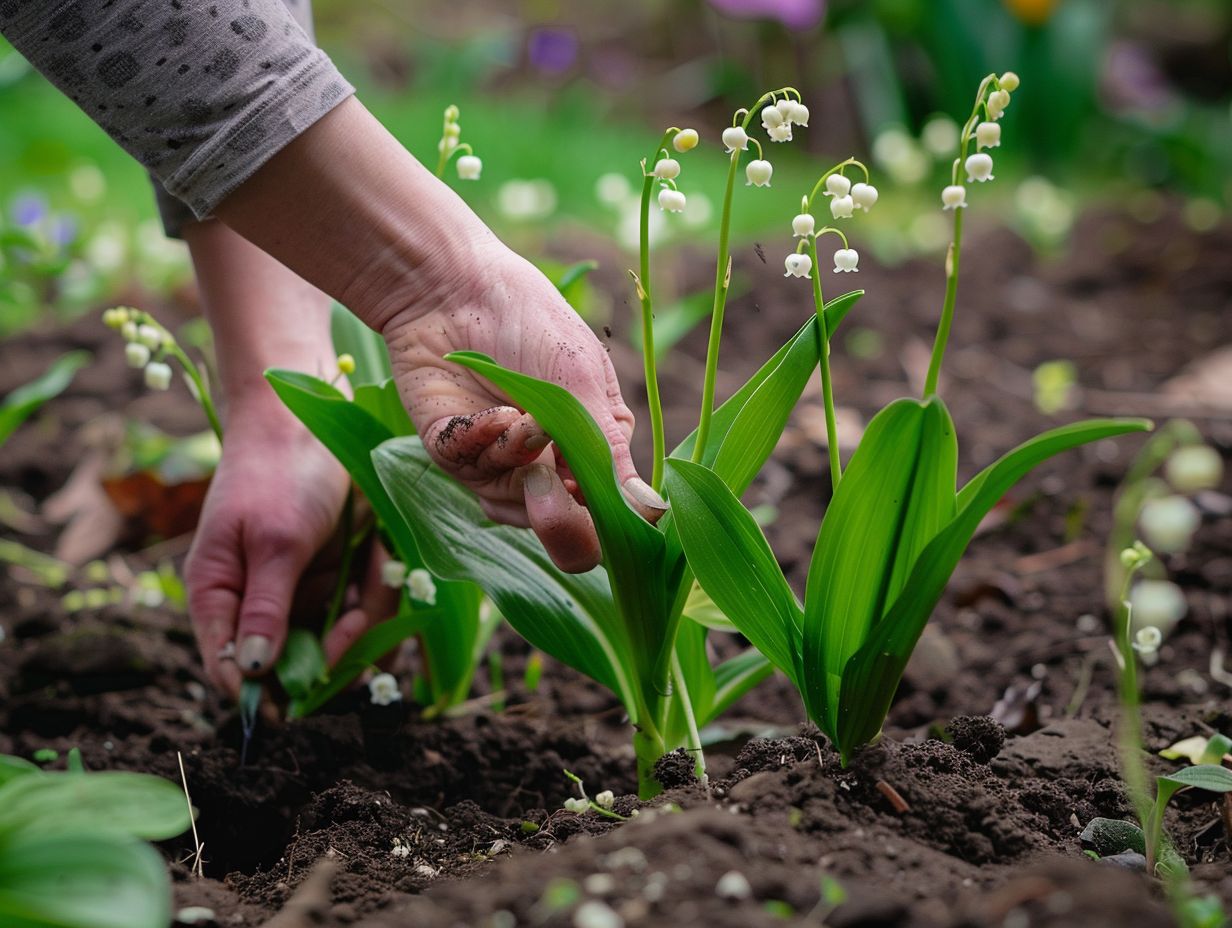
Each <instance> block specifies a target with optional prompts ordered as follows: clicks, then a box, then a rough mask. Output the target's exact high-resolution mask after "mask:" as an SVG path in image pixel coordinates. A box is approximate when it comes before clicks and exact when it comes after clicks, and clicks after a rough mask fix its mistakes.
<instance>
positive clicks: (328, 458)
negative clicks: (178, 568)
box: [185, 395, 396, 697]
mask: <svg viewBox="0 0 1232 928" xmlns="http://www.w3.org/2000/svg"><path fill="white" fill-rule="evenodd" d="M271 399H272V395H271ZM273 402H274V404H276V403H277V401H276V400H274V401H273ZM349 486H350V481H349V478H348V477H347V475H346V472H345V471H344V470H343V469H342V467H341V466H340V465H339V464H338V462H337V461H336V460H335V459H334V457H333V456H332V455H331V454H330V453H329V452H328V451H327V450H326V449H325V447H324V446H323V445H321V444H320V442H318V441H317V440H316V439H315V438H314V437H313V436H312V435H311V434H310V433H309V432H308V431H307V429H305V428H304V427H303V426H302V425H300V423H299V422H297V421H296V420H295V419H294V417H292V416H291V414H290V413H289V412H288V411H287V410H285V409H283V408H281V407H279V406H276V405H273V404H269V405H262V406H261V408H260V409H259V410H257V409H244V410H240V409H233V411H232V416H231V418H230V420H229V422H228V426H227V432H226V441H225V443H224V445H223V453H222V459H221V461H220V462H219V465H218V470H217V471H216V472H215V474H214V479H213V481H212V483H211V484H210V490H209V494H208V495H207V496H206V500H205V507H204V509H203V511H202V513H201V520H200V523H199V524H198V527H197V533H196V537H195V538H194V539H193V546H192V550H191V551H190V552H189V555H188V562H187V565H186V568H185V574H186V583H187V587H188V603H189V612H190V614H191V616H192V622H193V631H194V633H195V635H196V638H197V644H198V647H199V648H200V650H201V657H202V661H203V663H204V665H205V671H206V675H207V676H208V677H209V679H210V680H211V681H212V682H213V683H214V685H215V686H218V687H219V688H220V689H222V690H223V691H224V692H225V693H227V694H229V695H230V696H232V697H237V696H238V695H239V690H240V684H241V682H242V680H243V677H244V676H255V675H259V674H261V673H264V672H266V671H267V670H269V668H270V667H271V666H272V665H273V663H274V661H275V660H276V659H277V656H278V654H279V653H281V651H282V647H283V644H284V643H285V641H286V636H287V628H288V624H289V619H290V616H291V614H292V612H293V611H296V605H297V599H298V600H300V601H301V603H307V604H313V603H315V604H318V606H319V604H320V603H322V602H328V601H329V600H330V597H331V595H332V592H333V589H334V584H335V583H336V582H337V576H336V558H335V559H334V560H335V564H334V565H331V564H329V563H328V562H329V560H330V559H329V558H328V557H327V556H325V555H323V553H322V552H323V549H326V548H328V546H329V542H330V540H331V539H332V538H333V537H334V535H335V528H336V526H337V524H338V519H339V515H340V513H341V511H342V507H343V504H344V502H345V499H346V494H347V489H348V487H349ZM326 554H328V552H326ZM331 566H332V567H333V569H331ZM390 594H393V596H395V597H396V593H394V591H390V590H385V589H383V588H381V587H380V584H379V582H376V581H375V578H372V577H370V578H369V581H368V582H367V583H366V584H365V585H364V586H363V588H362V589H361V591H360V596H359V602H358V605H357V607H356V608H352V609H350V610H348V611H346V612H344V613H343V615H342V616H340V617H339V619H338V621H337V622H336V623H335V624H334V627H333V628H332V629H331V630H330V634H329V635H328V636H327V637H326V639H325V640H324V642H322V644H323V647H324V650H325V656H326V660H327V661H328V662H329V664H330V665H333V664H334V663H335V662H336V661H337V660H338V658H340V657H341V656H342V655H343V654H344V653H345V652H346V650H347V649H348V648H349V647H350V646H351V645H352V644H353V643H354V642H355V641H356V640H357V639H358V638H359V637H360V636H361V635H362V634H363V633H364V632H365V631H366V630H367V629H368V628H369V627H371V626H372V625H373V624H375V623H376V622H378V621H381V620H382V619H385V618H388V616H389V615H390V614H392V612H393V610H394V608H395V607H396V599H393V600H392V602H391V595H390ZM232 658H233V659H232Z"/></svg>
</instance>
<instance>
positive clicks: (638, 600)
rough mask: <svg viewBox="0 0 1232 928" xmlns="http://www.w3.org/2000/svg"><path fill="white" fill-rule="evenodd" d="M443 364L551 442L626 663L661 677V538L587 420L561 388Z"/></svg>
mask: <svg viewBox="0 0 1232 928" xmlns="http://www.w3.org/2000/svg"><path fill="white" fill-rule="evenodd" d="M446 360H449V361H453V362H454V363H456V364H460V365H462V366H463V367H466V368H469V369H470V370H472V371H474V372H475V373H477V374H479V375H480V376H482V377H484V378H486V379H487V380H489V381H491V382H492V383H494V384H495V385H496V386H497V387H499V388H500V389H501V390H503V391H505V392H506V393H507V394H509V396H511V397H512V398H513V400H514V402H516V403H517V404H518V405H519V406H520V407H521V408H522V409H525V410H526V411H527V412H529V413H530V414H531V415H532V416H534V417H535V420H536V421H537V422H538V423H539V425H540V426H542V427H543V429H544V431H546V432H547V433H548V434H549V435H551V436H552V440H553V441H554V442H555V443H556V445H557V447H558V448H559V449H560V450H561V452H562V453H563V454H564V457H565V460H566V461H567V462H568V464H569V469H570V470H571V471H572V473H573V476H574V477H576V478H577V481H578V484H579V486H580V487H581V489H582V493H583V495H584V496H585V497H586V506H587V508H588V509H589V510H590V514H591V517H592V519H593V520H594V523H595V531H596V532H597V533H598V535H599V543H600V545H601V546H602V548H603V559H604V566H605V567H606V568H607V570H608V572H609V573H610V574H611V576H612V577H614V578H615V583H614V584H613V587H614V588H613V590H612V592H613V594H614V595H615V598H616V602H617V604H618V606H619V608H620V612H621V615H622V616H623V617H624V621H625V627H626V628H627V630H628V633H629V635H630V637H631V639H632V641H631V644H632V657H633V659H634V661H635V662H637V663H638V664H641V665H643V667H646V666H647V665H653V667H655V668H656V669H657V668H662V669H664V670H665V669H666V662H667V657H668V654H669V653H670V648H671V641H670V639H669V638H668V637H667V635H668V632H669V630H670V629H669V623H668V621H667V616H668V612H669V607H670V603H669V602H668V601H667V597H668V594H667V587H666V577H665V570H664V566H665V565H664V540H663V536H662V534H660V533H659V531H658V530H657V529H656V528H655V527H654V526H652V525H651V524H650V523H649V522H647V521H646V520H645V519H643V518H642V517H641V516H640V515H638V514H637V513H636V512H634V510H633V509H632V507H630V505H629V504H628V503H627V502H626V501H625V497H624V493H623V491H622V490H621V488H620V486H619V484H618V483H617V480H616V468H615V465H614V464H613V462H612V454H611V448H610V447H609V445H608V443H607V439H606V438H605V437H604V435H603V432H602V431H601V430H600V428H599V426H598V425H597V424H596V423H595V421H594V419H592V418H591V416H590V413H589V412H588V411H587V410H586V409H585V408H584V407H583V406H582V404H581V403H579V402H578V400H577V399H576V398H575V397H574V396H573V394H571V393H570V392H569V391H568V390H566V389H564V388H563V387H560V386H557V385H556V384H554V383H548V382H547V381H543V380H536V379H535V378H533V377H528V376H527V375H525V374H519V373H517V372H516V371H510V370H507V369H505V368H503V367H501V366H500V365H498V364H497V363H496V362H494V361H492V360H491V359H490V358H487V357H485V356H484V355H481V354H478V353H476V352H471V351H462V352H454V353H452V354H450V355H447V356H446ZM502 611H504V612H505V613H506V615H508V611H507V610H505V609H504V607H503V606H502ZM650 675H651V673H650V672H649V671H648V670H643V672H642V674H641V675H640V676H641V680H640V681H639V682H640V683H641V685H642V687H643V692H644V696H645V697H646V700H647V703H648V704H650V703H653V702H654V701H655V693H654V692H653V690H654V687H656V686H657V684H656V683H655V681H654V680H651V679H649V677H650ZM656 676H657V674H656Z"/></svg>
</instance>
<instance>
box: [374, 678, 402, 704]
mask: <svg viewBox="0 0 1232 928" xmlns="http://www.w3.org/2000/svg"><path fill="white" fill-rule="evenodd" d="M368 698H369V699H371V701H372V704H373V705H374V706H388V705H392V704H393V703H395V702H402V692H401V691H400V690H399V689H398V680H397V678H396V677H395V676H394V675H393V674H392V673H378V674H377V675H376V676H375V677H373V678H372V679H371V680H369V681H368Z"/></svg>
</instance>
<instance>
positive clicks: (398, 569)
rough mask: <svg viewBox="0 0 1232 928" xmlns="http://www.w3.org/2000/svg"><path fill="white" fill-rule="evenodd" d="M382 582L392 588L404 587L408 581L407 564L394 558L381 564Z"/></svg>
mask: <svg viewBox="0 0 1232 928" xmlns="http://www.w3.org/2000/svg"><path fill="white" fill-rule="evenodd" d="M381 583H382V584H383V585H385V586H387V587H389V588H390V589H392V590H398V589H401V588H402V584H404V583H406V565H405V564H403V563H402V562H401V561H395V560H393V559H392V558H391V559H390V560H388V561H386V562H385V563H384V564H382V565H381Z"/></svg>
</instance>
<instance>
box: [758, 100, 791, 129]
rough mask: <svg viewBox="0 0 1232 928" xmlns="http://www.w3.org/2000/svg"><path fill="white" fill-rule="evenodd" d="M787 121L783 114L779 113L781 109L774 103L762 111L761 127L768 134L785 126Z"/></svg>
mask: <svg viewBox="0 0 1232 928" xmlns="http://www.w3.org/2000/svg"><path fill="white" fill-rule="evenodd" d="M786 121H787V120H786V119H784V118H783V114H782V113H780V112H779V108H778V107H777V106H775V105H774V104H773V103H771V104H770V105H769V106H767V107H766V108H765V109H763V110H762V111H761V127H762V128H763V129H765V130H766V131H767V132H769V131H770V130H771V129H773V128H775V127H776V126H781V125H783V123H785V122H786Z"/></svg>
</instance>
